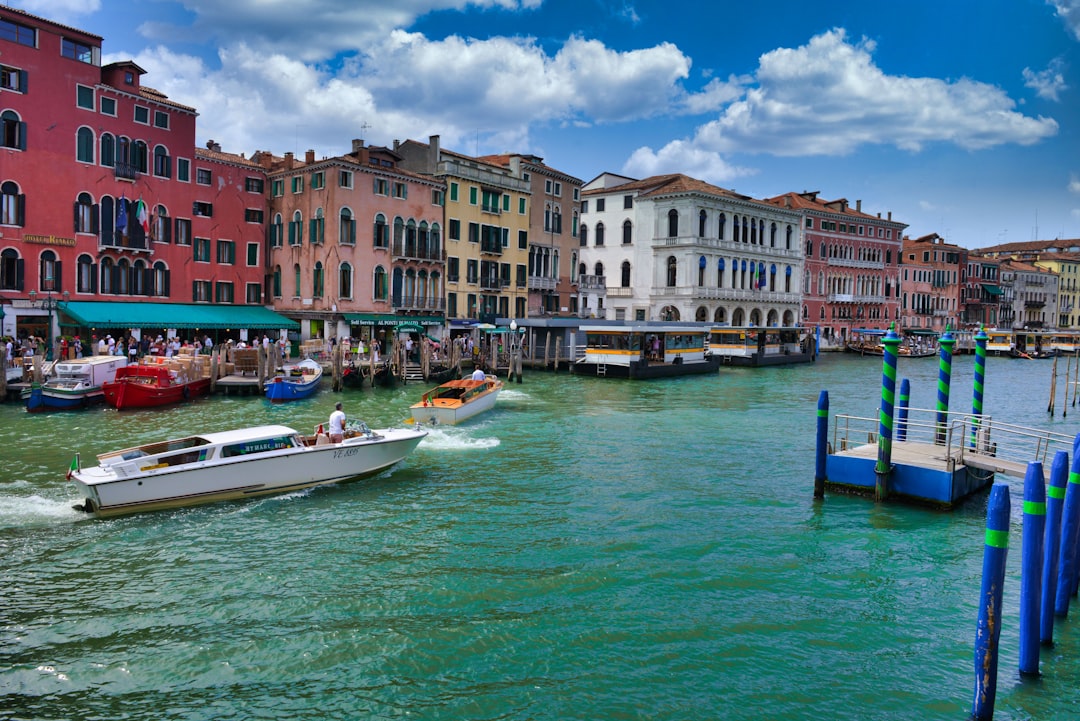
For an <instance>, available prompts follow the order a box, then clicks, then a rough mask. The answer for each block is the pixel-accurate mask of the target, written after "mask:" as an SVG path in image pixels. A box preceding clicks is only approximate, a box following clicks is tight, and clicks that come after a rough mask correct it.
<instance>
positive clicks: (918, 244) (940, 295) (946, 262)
mask: <svg viewBox="0 0 1080 721" xmlns="http://www.w3.org/2000/svg"><path fill="white" fill-rule="evenodd" d="M902 262H903V263H904V265H905V266H907V265H909V264H910V265H911V268H912V270H913V271H917V272H918V273H919V274H925V277H923V278H922V280H924V281H928V282H929V286H928V287H925V286H923V287H919V288H916V287H914V286H913V287H912V290H911V293H910V301H911V307H912V309H913V310H915V312H914V313H913V315H912V316H911V317H912V320H913V323H919V324H918V325H912V326H907V327H911V328H918V329H922V330H933V331H936V332H938V333H944V332H945V330H946V329H952V330H957V329H958V328H960V327H961V320H962V316H963V314H962V312H961V292H960V290H961V288H964V287H966V285H967V250H966V249H964V248H961V247H960V246H958V245H953V244H952V243H946V242H945V239H944V238H942V237H941V236H940V235H938V234H937V233H931V234H929V235H924V236H921V237H919V238H906V237H905V238H904V239H903V260H902ZM913 275H914V274H913ZM913 282H914V278H913ZM902 305H903V306H904V308H902V309H906V308H907V306H906V305H905V304H903V303H902Z"/></svg>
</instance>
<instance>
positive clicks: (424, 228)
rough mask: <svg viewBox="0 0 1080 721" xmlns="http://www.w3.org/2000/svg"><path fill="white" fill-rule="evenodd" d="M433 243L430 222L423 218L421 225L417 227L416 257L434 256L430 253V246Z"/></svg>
mask: <svg viewBox="0 0 1080 721" xmlns="http://www.w3.org/2000/svg"><path fill="white" fill-rule="evenodd" d="M430 244H431V233H430V232H429V231H428V224H427V221H426V220H421V221H420V225H418V226H417V227H416V257H417V258H431V257H434V256H432V255H431V254H430V251H429V248H430Z"/></svg>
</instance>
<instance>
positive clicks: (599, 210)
mask: <svg viewBox="0 0 1080 721" xmlns="http://www.w3.org/2000/svg"><path fill="white" fill-rule="evenodd" d="M604 200H605V198H597V199H596V212H597V213H603V212H604Z"/></svg>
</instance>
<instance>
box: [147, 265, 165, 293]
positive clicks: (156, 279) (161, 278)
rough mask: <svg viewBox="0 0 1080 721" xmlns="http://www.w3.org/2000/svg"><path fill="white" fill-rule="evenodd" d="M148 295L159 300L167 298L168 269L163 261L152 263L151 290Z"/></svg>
mask: <svg viewBox="0 0 1080 721" xmlns="http://www.w3.org/2000/svg"><path fill="white" fill-rule="evenodd" d="M150 293H151V294H152V295H156V296H158V297H159V298H167V297H169V268H168V266H166V265H165V263H164V262H163V261H160V260H159V261H157V262H156V263H154V270H153V288H151V289H150Z"/></svg>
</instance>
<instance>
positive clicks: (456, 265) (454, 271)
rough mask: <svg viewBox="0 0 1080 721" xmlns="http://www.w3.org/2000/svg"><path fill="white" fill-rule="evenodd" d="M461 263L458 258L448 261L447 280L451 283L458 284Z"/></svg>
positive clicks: (448, 259)
mask: <svg viewBox="0 0 1080 721" xmlns="http://www.w3.org/2000/svg"><path fill="white" fill-rule="evenodd" d="M460 262H461V261H459V260H458V259H457V258H456V257H451V258H447V259H446V280H447V281H448V282H450V283H457V282H458V273H459V272H460V267H461V266H460Z"/></svg>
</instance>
